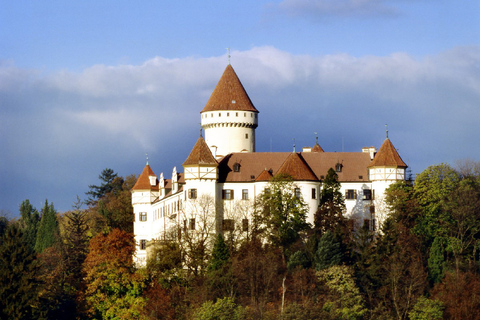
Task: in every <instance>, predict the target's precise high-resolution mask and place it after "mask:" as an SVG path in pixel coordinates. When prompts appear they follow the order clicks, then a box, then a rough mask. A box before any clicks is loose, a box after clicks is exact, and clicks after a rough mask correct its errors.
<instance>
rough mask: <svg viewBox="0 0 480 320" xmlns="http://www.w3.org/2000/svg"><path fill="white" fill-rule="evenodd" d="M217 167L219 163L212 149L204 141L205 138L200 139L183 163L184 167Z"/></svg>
mask: <svg viewBox="0 0 480 320" xmlns="http://www.w3.org/2000/svg"><path fill="white" fill-rule="evenodd" d="M199 164H200V165H217V164H218V162H217V160H215V157H214V156H213V154H212V152H211V151H210V148H209V147H208V145H207V143H206V142H205V140H204V139H203V137H200V138H198V140H197V143H195V145H194V146H193V149H192V151H191V152H190V154H189V155H188V158H187V160H185V162H184V163H183V166H184V167H185V166H191V165H199Z"/></svg>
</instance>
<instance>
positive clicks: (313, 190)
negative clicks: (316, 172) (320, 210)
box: [312, 188, 317, 199]
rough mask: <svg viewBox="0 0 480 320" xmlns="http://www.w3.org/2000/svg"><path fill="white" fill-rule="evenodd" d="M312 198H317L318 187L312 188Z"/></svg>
mask: <svg viewBox="0 0 480 320" xmlns="http://www.w3.org/2000/svg"><path fill="white" fill-rule="evenodd" d="M312 199H317V188H312Z"/></svg>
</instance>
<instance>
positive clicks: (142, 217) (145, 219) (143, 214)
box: [138, 212, 147, 221]
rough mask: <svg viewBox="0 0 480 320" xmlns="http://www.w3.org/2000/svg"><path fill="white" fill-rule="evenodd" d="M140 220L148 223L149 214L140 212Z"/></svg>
mask: <svg viewBox="0 0 480 320" xmlns="http://www.w3.org/2000/svg"><path fill="white" fill-rule="evenodd" d="M138 220H140V221H147V213H146V212H140V217H139V219H138Z"/></svg>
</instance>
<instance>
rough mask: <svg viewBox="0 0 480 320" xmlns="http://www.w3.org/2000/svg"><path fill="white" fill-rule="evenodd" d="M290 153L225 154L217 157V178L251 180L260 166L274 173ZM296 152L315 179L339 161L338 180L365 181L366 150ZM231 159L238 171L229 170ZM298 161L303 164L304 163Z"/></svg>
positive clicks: (233, 180)
mask: <svg viewBox="0 0 480 320" xmlns="http://www.w3.org/2000/svg"><path fill="white" fill-rule="evenodd" d="M291 154H292V153H291V152H251V153H232V154H229V155H227V156H226V157H224V158H223V159H222V160H220V163H219V182H247V181H252V180H255V179H256V178H257V177H259V176H260V174H262V172H263V171H264V170H267V171H270V170H271V172H272V173H273V175H276V174H278V173H279V171H280V167H282V165H283V164H284V163H285V162H286V160H287V158H288V157H289V156H290V155H291ZM298 155H299V157H301V158H303V161H304V163H305V165H306V166H308V167H309V168H310V170H311V171H312V172H313V174H314V175H315V176H316V177H317V178H318V179H319V180H322V179H323V178H322V176H326V175H327V172H328V169H330V168H334V169H335V165H336V164H337V163H341V164H342V171H341V172H337V174H338V179H339V181H340V182H347V181H352V182H360V181H369V180H368V169H367V167H368V165H369V164H370V161H371V160H370V154H369V153H364V152H302V153H299V154H298ZM292 162H293V161H292ZM235 163H239V164H240V165H241V166H240V171H239V172H234V170H233V165H234V164H235ZM299 165H300V166H301V167H303V168H304V164H299ZM294 170H296V169H294ZM310 178H311V177H310ZM262 181H264V180H262Z"/></svg>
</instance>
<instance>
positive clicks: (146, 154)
mask: <svg viewBox="0 0 480 320" xmlns="http://www.w3.org/2000/svg"><path fill="white" fill-rule="evenodd" d="M145 156H147V166H148V153H145Z"/></svg>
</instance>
